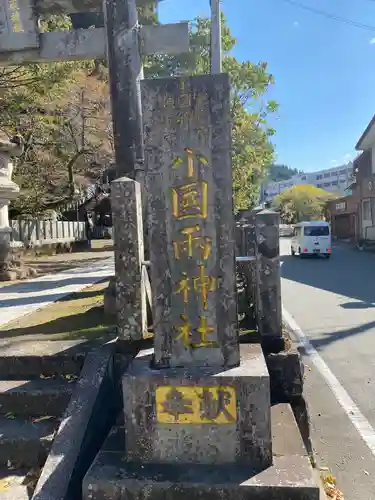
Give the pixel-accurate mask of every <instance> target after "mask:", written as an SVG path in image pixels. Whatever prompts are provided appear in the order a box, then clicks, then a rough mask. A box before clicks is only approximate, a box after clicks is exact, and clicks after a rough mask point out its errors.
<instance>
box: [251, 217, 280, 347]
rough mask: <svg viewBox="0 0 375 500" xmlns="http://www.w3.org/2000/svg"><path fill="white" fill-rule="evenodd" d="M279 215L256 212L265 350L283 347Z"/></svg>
mask: <svg viewBox="0 0 375 500" xmlns="http://www.w3.org/2000/svg"><path fill="white" fill-rule="evenodd" d="M279 223H280V216H279V214H278V213H277V212H273V211H271V210H262V211H259V212H257V213H256V214H255V234H256V246H257V254H258V259H259V299H260V317H259V330H260V333H261V336H262V345H263V348H264V349H265V351H266V352H279V351H280V350H282V349H283V347H284V341H283V334H282V310H281V280H280V249H279Z"/></svg>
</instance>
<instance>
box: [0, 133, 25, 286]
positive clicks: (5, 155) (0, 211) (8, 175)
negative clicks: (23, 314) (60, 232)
mask: <svg viewBox="0 0 375 500" xmlns="http://www.w3.org/2000/svg"><path fill="white" fill-rule="evenodd" d="M22 151H23V138H22V137H21V136H14V137H12V138H9V136H8V135H7V134H6V133H5V132H4V131H2V130H0V275H1V276H2V277H3V278H4V276H3V275H4V272H6V271H7V270H8V267H9V264H10V263H11V261H12V249H11V243H10V240H11V232H12V229H11V228H10V227H9V216H8V205H9V203H10V201H12V200H14V199H15V198H17V196H18V194H19V187H18V186H17V184H15V183H14V182H13V181H12V172H13V164H12V162H11V157H12V156H20V155H21V154H22Z"/></svg>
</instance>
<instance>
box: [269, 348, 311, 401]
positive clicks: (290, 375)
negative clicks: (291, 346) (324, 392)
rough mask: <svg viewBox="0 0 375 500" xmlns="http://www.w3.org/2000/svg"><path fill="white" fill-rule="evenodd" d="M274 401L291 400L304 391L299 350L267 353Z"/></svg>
mask: <svg viewBox="0 0 375 500" xmlns="http://www.w3.org/2000/svg"><path fill="white" fill-rule="evenodd" d="M266 363H267V368H268V371H269V374H270V382H271V401H272V402H279V403H281V402H291V401H292V400H293V399H294V398H296V397H299V396H301V395H302V392H303V364H302V362H301V359H300V355H299V352H298V351H294V350H292V351H288V352H280V353H278V354H267V355H266Z"/></svg>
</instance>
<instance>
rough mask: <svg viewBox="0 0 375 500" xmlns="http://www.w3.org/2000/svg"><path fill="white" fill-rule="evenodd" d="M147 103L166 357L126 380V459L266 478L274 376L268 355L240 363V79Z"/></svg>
mask: <svg viewBox="0 0 375 500" xmlns="http://www.w3.org/2000/svg"><path fill="white" fill-rule="evenodd" d="M142 102H143V107H144V120H145V155H146V156H145V158H146V179H147V196H148V203H149V205H148V213H149V214H150V215H149V221H148V222H149V224H148V231H149V237H150V262H151V287H152V297H153V315H154V325H155V330H154V347H155V353H154V356H153V358H151V357H144V358H142V359H136V360H135V361H134V362H133V363H132V365H131V367H130V369H129V370H128V372H127V373H126V374H125V375H124V378H123V388H124V407H125V429H126V453H127V457H128V459H129V460H133V461H136V462H143V463H147V462H149V463H175V464H181V463H193V464H194V463H195V464H242V465H245V464H246V465H249V466H250V467H253V468H254V469H256V470H261V469H263V468H266V467H268V466H270V465H271V461H272V452H271V426H270V394H269V377H268V372H267V368H266V365H265V361H264V358H263V354H262V352H261V348H260V347H259V346H248V350H249V353H248V357H246V356H245V358H244V359H242V361H241V360H240V355H239V341H238V332H237V311H236V295H235V256H234V218H233V202H232V170H231V152H230V143H231V128H230V113H229V106H230V85H229V79H228V77H227V75H216V76H215V77H211V76H201V77H194V78H176V79H167V80H163V79H160V80H150V81H145V82H143V95H142ZM250 351H251V352H250Z"/></svg>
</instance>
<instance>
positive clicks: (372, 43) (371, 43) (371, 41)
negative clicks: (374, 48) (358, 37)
mask: <svg viewBox="0 0 375 500" xmlns="http://www.w3.org/2000/svg"><path fill="white" fill-rule="evenodd" d="M370 45H375V36H374V38H371V40H370Z"/></svg>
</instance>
